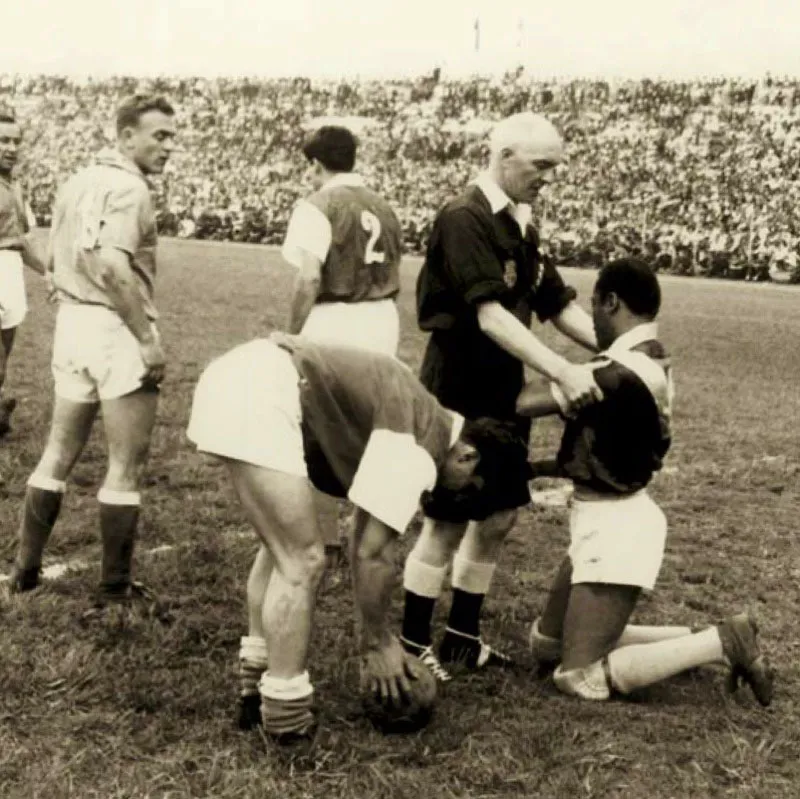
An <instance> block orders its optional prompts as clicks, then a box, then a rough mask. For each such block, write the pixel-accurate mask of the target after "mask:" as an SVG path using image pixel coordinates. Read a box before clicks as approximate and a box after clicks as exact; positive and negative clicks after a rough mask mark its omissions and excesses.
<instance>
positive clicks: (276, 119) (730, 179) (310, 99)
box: [0, 69, 800, 283]
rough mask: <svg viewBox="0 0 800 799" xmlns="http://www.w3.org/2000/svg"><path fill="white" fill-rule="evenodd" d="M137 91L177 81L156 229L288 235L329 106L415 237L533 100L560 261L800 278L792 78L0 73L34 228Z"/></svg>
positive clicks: (797, 128) (551, 245)
mask: <svg viewBox="0 0 800 799" xmlns="http://www.w3.org/2000/svg"><path fill="white" fill-rule="evenodd" d="M143 89H147V90H149V91H158V92H162V93H164V94H165V95H167V96H168V97H169V99H170V100H171V101H172V102H173V103H174V104H175V106H176V108H177V109H178V112H179V120H180V146H179V149H178V151H177V152H176V153H175V154H174V156H173V158H172V159H171V161H170V164H169V165H168V167H167V170H166V172H165V175H164V176H163V178H162V179H160V181H159V182H158V184H157V192H158V198H159V230H160V233H161V235H165V236H175V237H181V238H197V239H214V240H231V241H242V242H254V243H270V244H274V243H279V242H280V241H281V240H282V238H283V235H284V233H285V230H286V223H287V220H288V217H289V213H290V211H291V208H292V206H293V204H294V202H295V201H296V199H297V198H298V197H299V196H301V195H302V194H304V193H306V192H307V191H308V186H306V185H305V183H304V173H305V169H306V164H305V162H304V160H303V157H302V155H301V152H300V143H301V141H302V140H303V139H304V137H305V136H306V135H307V133H308V130H309V127H311V126H313V125H314V124H315V123H316V124H318V123H319V122H320V121H321V120H325V119H330V118H335V119H337V120H342V119H344V120H347V121H348V123H349V124H350V125H351V127H353V128H354V129H355V131H356V133H357V134H358V136H359V138H360V141H361V148H360V152H359V161H358V167H359V171H360V172H361V173H362V174H363V175H364V177H365V178H366V180H367V182H368V184H369V185H370V186H371V187H373V188H374V189H375V190H376V191H377V192H378V193H380V194H381V195H383V196H384V197H386V198H387V199H388V200H389V201H390V202H391V204H392V205H393V206H394V208H395V209H396V211H397V213H398V215H399V217H400V219H401V221H402V224H403V229H404V235H405V241H406V246H407V249H408V251H409V252H420V251H422V250H423V249H424V245H425V242H426V240H427V236H428V232H429V228H430V224H431V222H432V220H433V217H434V215H435V213H436V211H437V209H438V208H439V207H440V206H441V205H442V203H443V202H444V201H445V200H446V199H448V198H449V197H451V196H453V195H454V194H455V193H457V192H458V191H459V190H460V189H461V188H462V187H463V186H464V185H465V184H466V183H467V182H468V181H469V180H470V179H471V178H472V177H473V176H474V175H475V174H476V173H477V171H478V170H479V169H480V168H481V166H482V165H483V163H484V151H485V146H486V145H485V134H486V132H487V130H488V128H489V127H490V125H491V123H492V121H493V120H496V119H499V118H500V117H502V116H505V115H508V114H511V113H514V112H517V111H521V110H526V109H531V110H536V111H539V112H541V113H544V114H545V115H547V116H548V117H549V118H550V119H552V120H553V122H554V123H555V124H556V125H557V126H558V127H559V128H560V129H561V131H562V132H563V134H564V137H565V139H566V141H567V143H568V162H567V163H566V164H565V165H564V166H563V167H560V174H559V176H558V179H557V180H556V181H555V183H554V184H553V185H552V186H551V187H550V188H549V189H548V191H547V194H546V196H545V197H543V199H541V200H540V207H538V208H537V209H536V212H537V214H538V218H539V220H540V225H539V227H540V232H541V238H542V246H543V249H544V250H545V252H546V253H547V254H548V255H549V257H551V258H552V259H553V260H554V261H555V262H556V263H558V264H569V265H580V266H585V267H596V266H599V265H600V264H602V263H604V262H606V261H607V260H608V259H610V258H615V257H619V256H620V255H623V254H638V255H640V256H642V257H644V258H646V259H647V260H648V262H649V263H650V264H651V265H652V266H653V268H654V269H656V270H658V271H661V272H671V273H677V274H685V275H706V276H714V277H728V278H732V279H741V280H751V281H761V280H774V281H778V282H787V283H797V282H800V261H799V260H798V259H799V258H800V224H798V222H797V218H796V213H795V209H796V208H797V207H800V182H799V181H798V172H800V148H799V147H798V143H797V139H798V135H799V134H800V81H797V80H788V79H774V78H770V77H767V78H765V79H763V80H760V81H744V80H733V79H707V80H700V79H698V80H695V81H693V82H675V81H650V80H640V81H615V82H607V81H597V80H595V81H587V80H569V81H567V80H555V79H553V80H543V79H539V78H533V77H531V76H530V75H529V74H528V73H527V72H525V71H524V70H522V69H519V70H516V71H513V72H508V73H506V74H505V75H503V76H497V77H483V78H477V77H473V78H459V79H455V78H450V77H447V76H444V75H442V74H441V73H440V72H439V70H435V71H434V72H433V73H431V74H428V75H425V76H422V77H420V78H418V79H415V80H395V81H391V80H383V81H370V80H364V81H356V80H339V81H333V80H330V81H310V80H308V79H305V78H297V79H272V80H271V79H249V78H244V77H243V78H219V79H203V78H174V79H170V78H159V79H152V80H148V81H147V82H145V83H142V82H141V81H140V80H138V79H132V78H110V79H103V80H91V79H83V80H78V79H70V78H66V77H30V76H8V75H7V76H0V105H6V106H9V107H11V108H13V109H14V110H15V111H16V114H17V116H18V117H19V119H20V120H21V121H22V122H23V125H24V127H25V136H26V142H27V143H26V147H25V149H24V161H23V163H21V164H20V166H19V169H18V172H17V174H18V176H19V178H20V181H21V183H22V185H23V186H24V187H25V190H26V192H27V196H28V197H29V199H30V203H31V206H32V208H33V211H34V214H35V216H36V219H37V222H38V224H39V225H42V226H46V225H48V224H49V222H50V213H51V208H52V203H53V197H54V192H55V189H56V187H57V186H58V185H60V183H61V182H63V180H64V179H65V178H66V177H67V176H68V175H69V174H70V173H71V172H73V171H74V170H75V169H76V168H77V167H78V166H80V165H82V164H83V163H85V162H87V160H88V159H89V158H90V157H91V156H92V154H93V153H95V152H96V151H97V150H98V149H99V148H100V147H102V146H103V145H105V144H106V143H108V141H110V137H111V135H112V131H111V130H109V129H108V127H107V125H108V122H107V121H108V120H109V119H113V115H114V114H113V112H114V109H115V108H116V106H117V105H118V103H119V102H120V100H121V98H122V97H124V96H125V95H127V94H130V93H132V92H133V91H137V90H143Z"/></svg>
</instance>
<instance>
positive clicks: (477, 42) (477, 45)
mask: <svg viewBox="0 0 800 799" xmlns="http://www.w3.org/2000/svg"><path fill="white" fill-rule="evenodd" d="M480 49H481V18H480V17H475V52H476V53H478V52H480Z"/></svg>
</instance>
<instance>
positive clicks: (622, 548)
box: [517, 259, 773, 705]
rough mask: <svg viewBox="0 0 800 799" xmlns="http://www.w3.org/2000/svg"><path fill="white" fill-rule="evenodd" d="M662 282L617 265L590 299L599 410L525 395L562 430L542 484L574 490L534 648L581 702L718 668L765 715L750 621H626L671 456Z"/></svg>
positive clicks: (546, 395)
mask: <svg viewBox="0 0 800 799" xmlns="http://www.w3.org/2000/svg"><path fill="white" fill-rule="evenodd" d="M660 303H661V292H660V288H659V285H658V280H657V278H656V277H655V275H654V274H653V272H652V270H651V269H650V268H649V267H648V265H647V264H645V263H643V262H641V261H639V260H636V259H621V260H618V261H614V262H612V263H610V264H608V265H607V266H606V267H604V268H603V269H602V270H601V272H600V274H599V276H598V278H597V282H596V284H595V288H594V293H593V296H592V317H593V322H594V328H595V332H596V335H597V343H598V345H599V347H600V349H601V351H600V353H599V355H597V356H596V357H595V358H594V359H593V360H592V361H590V362H589V363H588V364H587V366H586V368H587V369H590V370H591V371H592V372H593V373H594V377H595V380H596V381H597V383H598V385H599V386H600V388H601V389H602V391H603V399H602V400H600V401H599V402H597V403H596V404H594V405H592V406H589V407H586V408H583V409H580V410H577V411H575V412H571V411H570V409H569V407H568V405H567V403H566V399H565V397H564V394H563V392H562V391H561V390H560V388H559V387H558V386H557V385H555V384H552V387H551V390H549V391H541V390H540V389H538V388H537V387H536V386H534V385H529V386H527V387H526V388H525V389H523V391H522V393H521V394H520V396H519V399H518V401H517V410H518V412H519V413H521V414H523V415H526V416H532V417H533V416H545V415H548V414H555V413H561V414H563V415H564V416H565V417H566V425H565V428H564V434H563V437H562V440H561V446H560V449H559V452H558V458H557V460H556V461H555V462H550V463H547V464H539V465H536V464H534V468H535V470H536V471H537V472H538V473H539V474H556V475H559V476H564V477H569V478H571V479H572V481H573V483H574V486H575V493H574V499H573V504H572V510H571V512H570V538H571V542H570V546H569V550H568V553H567V556H566V558H565V560H564V562H563V564H562V566H561V568H560V570H559V572H558V574H557V575H556V578H555V581H554V584H553V587H552V590H551V594H550V597H549V599H548V602H547V604H546V606H545V609H544V612H543V613H542V615H541V617H540V618H538V619H536V621H535V622H534V623H533V626H532V629H531V635H530V641H531V647H532V649H533V652H534V654H535V655H536V657H537V658H538V659H539V660H540V661H543V662H551V663H557V664H558V665H557V667H556V669H555V672H554V675H553V678H554V681H555V684H556V686H557V687H558V689H559V690H560V691H563V692H564V693H566V694H570V695H573V696H577V697H580V698H582V699H594V700H605V699H608V698H609V697H610V696H611V694H612V692H615V691H616V692H619V693H622V694H628V693H630V692H631V691H634V690H635V689H637V688H642V687H644V686H647V685H651V684H653V683H655V682H658V681H661V680H664V679H666V678H668V677H670V676H672V675H674V674H678V673H679V672H682V671H684V670H686V669H690V668H694V667H696V666H701V665H704V664H711V663H723V664H727V665H728V666H730V667H731V670H732V671H731V674H732V677H733V680H734V683H733V684H734V686H735V684H736V681H738V679H739V678H741V679H743V680H744V681H745V682H747V683H748V684H749V685H750V687H751V688H752V690H753V692H754V694H755V696H756V698H757V699H758V700H759V702H761V703H762V704H763V705H768V704H769V703H770V701H771V699H772V692H773V676H772V671H771V669H770V667H769V666H768V664H767V662H766V660H765V658H764V656H763V655H762V654H761V652H760V649H759V645H758V640H757V636H756V633H757V629H756V624H755V621H754V620H753V619H752V618H751V617H750V616H749V615H748V614H746V613H743V614H740V615H738V616H732V617H731V618H728V619H726V620H724V621H723V622H721V623H720V624H718V625H716V626H713V627H708V628H706V629H703V630H700V631H698V632H692V630H691V629H690V628H689V627H680V626H669V627H649V626H647V627H645V626H639V625H631V624H629V623H628V621H629V619H630V617H631V614H632V613H633V611H634V608H635V607H636V603H637V601H638V599H639V596H640V595H641V592H642V591H643V590H652V589H653V586H654V585H655V582H656V578H657V577H658V573H659V571H660V569H661V562H662V558H663V554H664V544H665V540H666V534H667V523H666V519H665V517H664V514H663V513H662V511H661V509H660V508H659V507H658V506H657V505H656V504H655V502H653V500H652V499H651V498H650V496H649V495H648V493H647V486H648V484H649V482H650V480H651V478H652V476H653V474H654V473H655V472H656V471H658V470H659V469H660V468H661V463H662V459H663V458H664V455H665V454H666V453H667V450H668V449H669V446H670V435H671V434H670V416H671V406H672V394H673V391H672V380H671V375H670V369H669V360H668V358H667V355H666V352H665V350H664V347H663V345H662V344H661V343H660V341H659V340H658V330H657V325H656V322H655V319H656V315H657V314H658V310H659V307H660Z"/></svg>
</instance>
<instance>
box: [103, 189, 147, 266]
mask: <svg viewBox="0 0 800 799" xmlns="http://www.w3.org/2000/svg"><path fill="white" fill-rule="evenodd" d="M145 191H146V190H145ZM145 200H146V197H145V195H143V194H142V191H140V190H139V189H138V188H134V187H130V188H126V189H122V190H116V191H112V192H111V193H110V194H109V195H108V197H107V198H106V200H105V203H104V204H103V208H102V210H101V212H100V219H99V231H98V236H97V243H98V244H99V245H100V246H101V247H115V248H116V249H118V250H123V251H124V252H127V253H129V254H130V255H134V254H135V253H136V251H137V250H138V249H139V245H140V243H141V239H142V225H141V212H142V206H143V204H144V202H145Z"/></svg>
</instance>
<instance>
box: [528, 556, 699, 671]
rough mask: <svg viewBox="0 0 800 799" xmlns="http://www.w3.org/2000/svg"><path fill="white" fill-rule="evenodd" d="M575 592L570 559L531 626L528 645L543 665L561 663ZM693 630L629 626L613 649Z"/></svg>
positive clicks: (668, 626)
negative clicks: (567, 615)
mask: <svg viewBox="0 0 800 799" xmlns="http://www.w3.org/2000/svg"><path fill="white" fill-rule="evenodd" d="M571 589H572V562H571V561H570V559H569V558H568V557H567V558H565V559H564V560H563V561H562V563H561V565H560V566H559V569H558V572H557V574H556V576H555V578H554V579H553V583H552V585H551V588H550V594H549V596H548V598H547V603H546V605H545V608H544V610H543V611H542V615H541V616H540V617H539V618H537V619H535V620H534V622H533V624H532V625H531V631H530V636H529V643H530V648H531V652H532V653H533V655H534V657H535V658H536V659H537V661H539V662H540V663H552V664H555V663H558V662H559V661H560V660H561V638H562V631H563V624H564V616H565V614H566V610H567V603H568V601H569V596H570V591H571ZM691 632H692V629H691V628H690V627H685V626H680V625H639V624H627V625H626V626H625V629H624V630H623V631H622V634H621V635H620V637H619V639H618V640H617V641H616V643H615V644H614V649H618V648H620V647H624V646H631V645H632V644H644V643H653V642H655V641H664V640H667V639H670V638H680V637H681V636H684V635H689V634H691Z"/></svg>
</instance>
